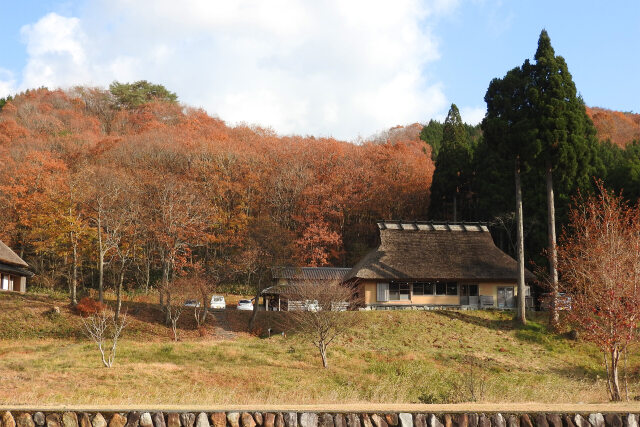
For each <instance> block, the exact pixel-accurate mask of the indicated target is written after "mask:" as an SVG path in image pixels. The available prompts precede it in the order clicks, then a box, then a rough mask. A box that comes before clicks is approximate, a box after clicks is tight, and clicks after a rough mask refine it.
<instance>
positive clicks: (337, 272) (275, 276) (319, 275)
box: [261, 267, 351, 311]
mask: <svg viewBox="0 0 640 427" xmlns="http://www.w3.org/2000/svg"><path fill="white" fill-rule="evenodd" d="M350 271H351V268H340V267H273V268H272V269H271V280H272V285H271V286H269V287H268V288H266V289H264V290H263V291H262V293H261V295H262V298H263V300H264V308H265V310H273V311H286V310H290V309H299V308H300V305H301V304H302V302H300V301H287V300H286V298H285V297H284V296H283V295H284V294H286V291H287V286H288V285H299V284H303V283H311V284H314V285H317V286H322V284H323V283H331V282H336V281H339V282H343V281H344V280H345V278H346V276H347V275H348V274H349V272H350Z"/></svg>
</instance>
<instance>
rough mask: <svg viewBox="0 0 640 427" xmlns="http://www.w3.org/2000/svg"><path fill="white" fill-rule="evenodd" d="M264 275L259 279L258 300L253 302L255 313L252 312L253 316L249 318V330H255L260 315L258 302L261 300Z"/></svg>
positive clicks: (257, 287)
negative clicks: (254, 326)
mask: <svg viewBox="0 0 640 427" xmlns="http://www.w3.org/2000/svg"><path fill="white" fill-rule="evenodd" d="M261 282H262V275H260V278H259V279H258V286H256V300H255V302H254V303H253V313H251V318H250V319H249V332H251V331H252V330H253V324H254V323H255V322H256V317H258V302H259V301H260V292H261V291H262V286H261Z"/></svg>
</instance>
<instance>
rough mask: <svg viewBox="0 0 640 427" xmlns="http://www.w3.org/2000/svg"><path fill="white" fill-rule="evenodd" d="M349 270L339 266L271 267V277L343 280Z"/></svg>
mask: <svg viewBox="0 0 640 427" xmlns="http://www.w3.org/2000/svg"><path fill="white" fill-rule="evenodd" d="M350 271H351V269H350V268H340V267H273V268H271V277H272V278H274V279H293V280H343V279H344V278H345V276H346V275H347V274H349V272H350Z"/></svg>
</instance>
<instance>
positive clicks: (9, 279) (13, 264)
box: [0, 241, 33, 292]
mask: <svg viewBox="0 0 640 427" xmlns="http://www.w3.org/2000/svg"><path fill="white" fill-rule="evenodd" d="M27 267H29V264H27V263H26V262H24V260H23V259H22V258H20V257H19V256H18V254H16V253H15V252H14V251H12V250H11V248H10V247H9V246H7V245H5V244H4V243H3V242H2V241H0V290H2V291H16V292H26V290H27V277H31V276H33V273H32V272H31V271H29V270H27Z"/></svg>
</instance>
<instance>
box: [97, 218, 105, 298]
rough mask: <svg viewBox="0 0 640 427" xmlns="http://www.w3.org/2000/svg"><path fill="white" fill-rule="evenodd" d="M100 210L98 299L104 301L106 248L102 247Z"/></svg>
mask: <svg viewBox="0 0 640 427" xmlns="http://www.w3.org/2000/svg"><path fill="white" fill-rule="evenodd" d="M101 221H102V220H101V218H100V212H98V301H100V302H101V303H104V249H103V248H102V222H101Z"/></svg>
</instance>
